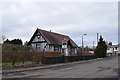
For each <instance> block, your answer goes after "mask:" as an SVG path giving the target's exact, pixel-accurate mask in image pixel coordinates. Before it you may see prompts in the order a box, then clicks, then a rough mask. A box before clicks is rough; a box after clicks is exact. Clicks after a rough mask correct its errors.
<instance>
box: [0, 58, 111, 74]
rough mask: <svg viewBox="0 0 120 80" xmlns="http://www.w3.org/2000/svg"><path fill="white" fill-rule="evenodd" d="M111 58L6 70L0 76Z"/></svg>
mask: <svg viewBox="0 0 120 80" xmlns="http://www.w3.org/2000/svg"><path fill="white" fill-rule="evenodd" d="M109 58H111V57H107V58H97V59H91V60H84V61H76V62H68V63H60V64H52V65H45V66H39V67H29V68H15V69H6V70H2V73H1V72H0V74H8V73H15V72H25V71H32V70H39V69H48V68H53V67H61V66H66V65H72V64H74V65H75V64H78V63H79V64H82V63H88V62H94V61H101V60H104V59H109Z"/></svg>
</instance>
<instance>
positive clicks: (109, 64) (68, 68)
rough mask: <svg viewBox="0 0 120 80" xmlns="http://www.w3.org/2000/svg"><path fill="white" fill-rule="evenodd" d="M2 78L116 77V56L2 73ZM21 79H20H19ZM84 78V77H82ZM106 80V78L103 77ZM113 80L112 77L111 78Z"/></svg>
mask: <svg viewBox="0 0 120 80" xmlns="http://www.w3.org/2000/svg"><path fill="white" fill-rule="evenodd" d="M2 77H3V78H118V57H117V56H116V57H108V58H105V59H98V60H91V61H86V62H84V63H82V62H80V61H79V62H77V63H70V64H68V65H63V66H58V67H51V68H46V69H38V70H31V71H24V72H15V73H7V74H3V76H2ZM21 80H22V79H21ZM83 80H84V79H83ZM88 80H90V79H88ZM105 80H107V79H105ZM112 80H114V79H112Z"/></svg>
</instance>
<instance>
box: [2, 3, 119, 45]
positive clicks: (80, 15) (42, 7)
mask: <svg viewBox="0 0 120 80" xmlns="http://www.w3.org/2000/svg"><path fill="white" fill-rule="evenodd" d="M1 5H2V26H3V27H2V35H5V36H6V37H7V38H8V39H14V38H20V39H22V40H23V42H24V41H29V40H30V38H31V36H32V35H33V33H34V32H35V30H36V29H37V28H40V29H44V30H48V31H49V30H51V31H52V32H57V33H61V34H65V35H68V36H70V37H71V38H72V39H73V40H74V41H75V42H76V43H77V44H78V45H79V46H81V38H82V34H87V35H86V36H84V45H88V46H92V45H93V41H94V43H95V44H96V40H97V39H96V35H97V33H99V34H100V35H102V36H103V38H104V40H106V41H108V42H109V41H111V42H113V44H117V43H118V3H117V2H72V3H69V2H61V3H59V2H58V3H57V2H56V3H54V2H26V3H24V2H6V3H1Z"/></svg>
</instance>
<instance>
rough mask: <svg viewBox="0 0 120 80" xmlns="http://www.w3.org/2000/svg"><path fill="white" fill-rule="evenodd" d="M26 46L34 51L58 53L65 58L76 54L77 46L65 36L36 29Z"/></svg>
mask: <svg viewBox="0 0 120 80" xmlns="http://www.w3.org/2000/svg"><path fill="white" fill-rule="evenodd" d="M28 45H31V46H32V48H33V50H35V51H59V52H62V53H64V55H65V56H70V55H74V54H77V48H78V45H77V44H76V43H75V42H74V41H73V40H72V39H71V38H70V37H69V36H66V35H62V34H59V33H55V32H51V31H46V30H42V29H37V30H36V31H35V33H34V34H33V36H32V37H31V39H30V41H29V42H28Z"/></svg>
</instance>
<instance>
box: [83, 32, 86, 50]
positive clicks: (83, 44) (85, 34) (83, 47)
mask: <svg viewBox="0 0 120 80" xmlns="http://www.w3.org/2000/svg"><path fill="white" fill-rule="evenodd" d="M84 35H87V34H82V52H83V48H84V42H83V36H84Z"/></svg>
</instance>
